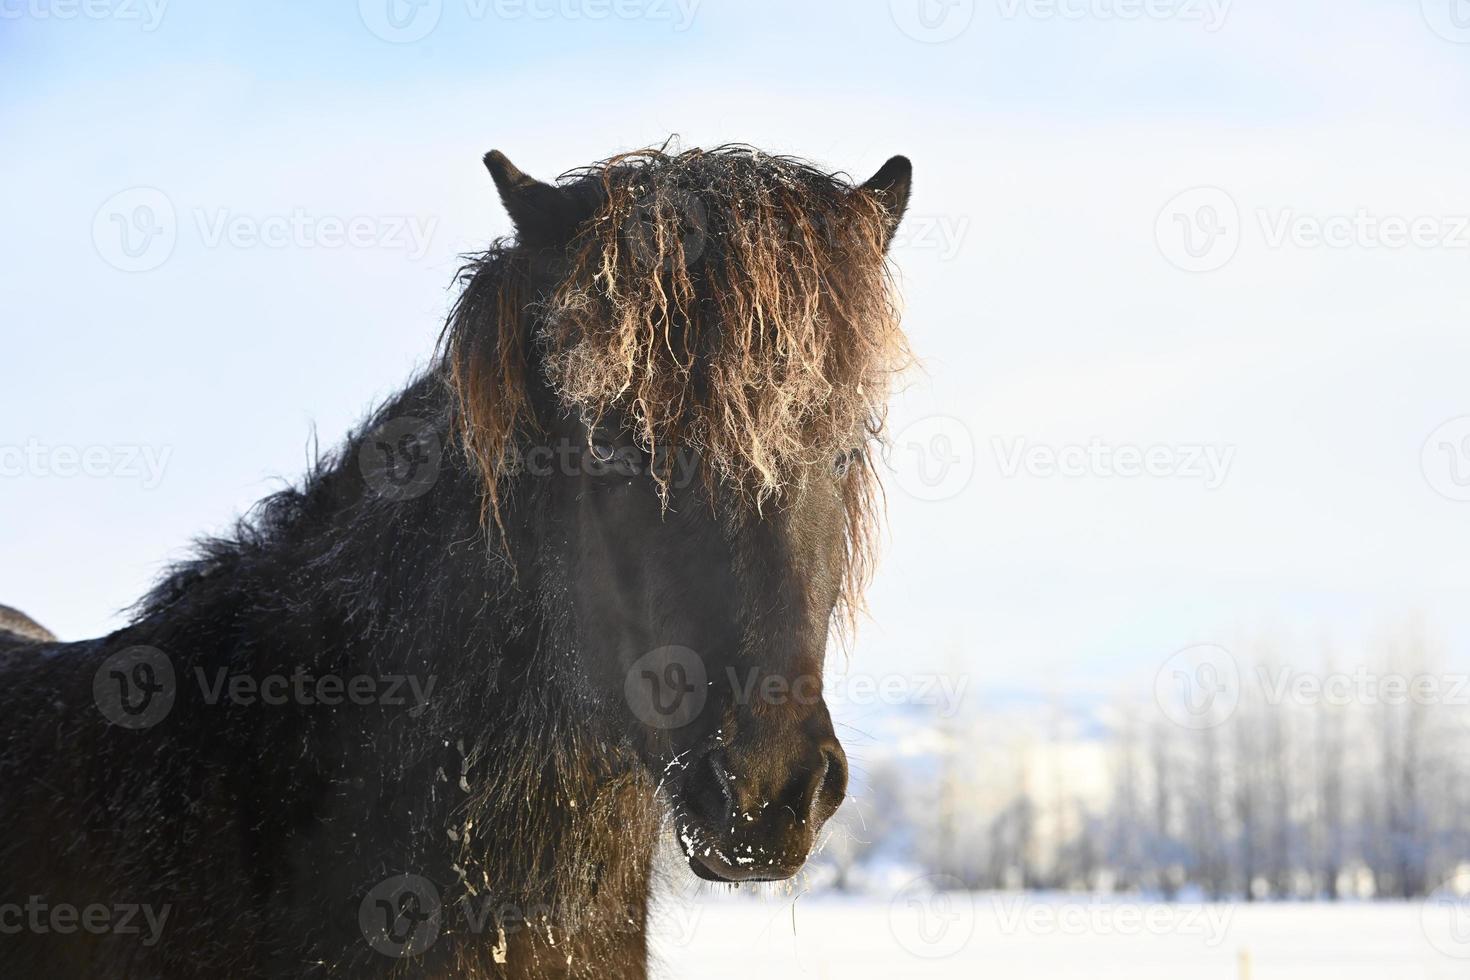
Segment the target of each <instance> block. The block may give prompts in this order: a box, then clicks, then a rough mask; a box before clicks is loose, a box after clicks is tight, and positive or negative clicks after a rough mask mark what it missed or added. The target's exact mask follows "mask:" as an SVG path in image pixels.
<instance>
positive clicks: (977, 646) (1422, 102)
mask: <svg viewBox="0 0 1470 980" xmlns="http://www.w3.org/2000/svg"><path fill="white" fill-rule="evenodd" d="M0 83H3V85H4V88H5V92H6V96H5V98H4V99H3V101H0V127H3V131H4V132H5V134H6V145H7V146H9V147H10V150H9V151H8V152H7V153H6V154H4V156H3V157H0V203H3V213H4V215H5V217H6V219H7V220H6V233H5V234H3V235H0V304H3V305H0V309H3V323H4V327H3V329H4V348H3V350H4V361H3V363H4V364H5V365H6V368H7V370H6V372H5V375H6V384H5V385H4V386H3V388H0V421H3V425H0V553H3V555H4V556H5V560H4V561H3V562H0V601H3V602H5V603H7V604H10V605H14V606H17V607H19V608H21V609H24V610H25V611H27V612H29V613H31V614H32V615H34V616H35V617H36V618H37V619H39V620H40V621H41V622H43V623H45V624H46V625H48V626H49V627H51V628H52V629H53V630H55V631H56V632H57V633H59V634H60V635H62V636H63V637H64V638H71V639H75V638H80V637H85V636H89V635H97V634H100V633H103V632H106V631H108V630H111V629H114V628H116V627H117V626H119V625H120V624H121V623H123V622H124V621H125V617H124V614H123V613H122V612H121V610H122V609H123V608H124V607H126V606H127V605H128V604H129V603H130V602H132V601H133V600H134V599H135V598H137V597H138V596H139V595H140V594H141V593H142V592H143V591H144V590H145V589H146V588H147V586H148V585H149V583H150V582H151V581H152V580H153V579H154V577H155V576H156V575H157V574H158V573H159V572H160V570H161V569H162V568H163V567H164V566H165V564H166V563H167V561H169V560H170V559H173V558H177V557H179V556H181V555H183V554H185V553H186V552H187V548H188V545H189V542H190V540H191V539H192V538H193V537H195V536H196V535H198V534H200V533H203V532H206V531H210V530H217V529H221V528H223V527H224V526H226V525H227V524H228V523H229V522H230V521H231V520H232V519H233V518H234V517H235V516H236V515H237V514H239V513H241V512H243V511H244V510H245V509H247V508H248V507H249V506H250V505H251V504H252V503H253V502H254V501H255V500H257V499H258V498H259V497H261V496H262V495H263V494H265V493H267V492H269V491H270V490H272V489H274V488H276V487H279V486H280V485H281V483H282V481H289V480H292V479H294V478H295V477H296V476H297V475H299V474H300V473H301V472H302V471H303V469H304V467H305V463H306V460H307V458H308V456H309V454H310V452H311V451H312V450H311V446H312V440H313V438H314V436H313V433H315V437H316V438H319V439H320V442H321V444H322V445H323V446H324V447H325V446H330V445H332V444H334V443H335V442H337V441H338V440H340V439H341V437H342V436H343V435H344V434H345V433H346V431H347V430H348V428H349V427H350V426H352V425H353V424H354V423H355V422H356V421H357V420H358V419H360V418H361V417H362V416H363V414H364V413H365V412H366V411H367V409H368V408H369V406H371V405H372V404H374V403H375V402H376V401H377V400H380V399H382V398H384V397H385V396H387V395H389V394H390V393H392V392H393V391H394V390H395V389H396V388H397V387H398V386H399V385H400V384H401V383H402V382H403V381H404V380H405V379H406V378H407V376H408V375H409V374H410V373H411V372H412V371H414V370H415V369H417V368H421V367H423V366H424V365H425V364H426V363H427V361H428V358H429V355H430V352H431V350H432V347H433V343H434V339H435V337H436V335H437V331H438V328H439V326H440V324H441V322H442V318H443V315H444V313H445V310H446V308H447V305H448V304H449V302H450V301H451V300H452V298H453V292H452V291H451V289H450V284H451V279H452V277H453V274H454V272H455V269H456V268H457V266H458V264H459V256H460V255H461V254H462V253H465V252H468V251H472V250H477V249H480V248H483V247H484V246H485V244H486V243H487V242H489V241H490V240H491V239H492V238H494V237H496V236H499V235H502V234H506V233H508V232H509V230H510V229H509V222H508V220H507V219H506V218H505V216H504V214H503V213H502V212H501V210H500V208H499V205H498V203H497V201H496V199H495V195H494V192H493V188H492V186H491V184H490V181H489V178H488V176H487V175H486V173H485V171H484V169H483V167H482V166H481V164H480V157H481V156H482V155H483V153H484V152H485V151H487V150H489V149H491V148H499V149H501V150H503V151H505V152H506V153H507V154H508V155H509V156H510V157H511V158H512V159H513V160H515V162H516V163H517V164H518V165H519V166H521V167H522V168H523V169H525V170H527V171H528V172H530V173H532V174H534V175H536V176H539V177H541V178H543V179H549V178H552V177H554V176H555V175H557V174H558V173H561V172H562V171H565V170H567V169H570V168H572V167H575V166H580V165H584V164H587V163H590V162H592V161H594V160H597V159H600V158H603V157H606V156H608V155H611V154H613V153H615V152H619V151H623V150H629V149H634V148H638V147H642V146H646V145H650V144H654V145H657V144H661V143H663V142H664V141H665V140H666V139H668V138H669V137H670V136H671V135H672V136H676V137H677V138H678V140H679V143H680V145H683V146H686V147H692V146H711V145H715V144H719V143H724V142H732V141H736V142H747V143H752V144H755V145H757V146H760V147H761V148H763V149H766V150H770V151H773V152H786V153H794V154H797V155H800V156H804V157H808V158H811V159H813V160H816V161H819V162H820V163H822V164H824V165H827V166H829V167H831V168H833V169H842V170H846V171H849V172H850V173H851V174H853V175H854V176H855V177H856V178H857V179H859V180H861V179H863V178H865V177H866V176H868V175H869V174H870V173H872V172H873V171H874V170H876V169H877V168H878V166H879V165H881V163H882V162H883V161H884V160H885V159H887V157H888V156H890V155H891V154H894V153H904V154H906V155H908V156H909V157H911V158H912V159H913V161H914V164H915V191H914V196H913V200H912V204H911V208H910V212H909V216H908V218H907V220H906V222H905V225H904V227H903V229H902V230H901V232H900V234H899V238H898V240H897V242H896V243H895V248H894V253H893V257H894V261H895V263H896V266H897V268H898V270H899V273H900V281H901V283H902V286H903V290H904V293H905V298H906V309H907V313H906V325H907V328H908V331H909V333H910V335H911V338H912V344H913V347H914V348H915V350H916V351H917V352H918V354H919V356H920V358H921V360H922V362H923V363H922V369H921V370H918V371H916V372H914V373H913V374H912V375H911V377H910V378H909V379H908V381H907V384H906V386H905V388H904V390H903V391H902V392H901V393H900V394H899V396H898V397H897V398H896V400H895V402H894V411H893V415H892V418H891V423H892V427H891V428H892V444H891V448H890V452H889V458H888V460H887V469H888V479H887V487H888V502H889V508H888V510H889V534H888V537H889V541H888V544H887V548H886V557H885V560H884V564H883V565H882V567H881V569H880V572H879V576H878V578H877V580H876V582H875V583H874V586H873V589H872V592H871V596H870V599H871V615H870V618H869V620H868V622H866V623H865V624H864V627H863V628H862V630H861V632H860V633H859V634H858V636H857V639H856V641H855V642H854V643H853V644H852V645H851V649H850V650H848V651H845V652H843V651H834V657H833V660H832V664H831V666H830V667H829V675H828V687H829V692H830V694H829V697H830V700H831V701H832V702H833V706H834V714H835V715H836V716H837V718H838V721H839V723H840V734H841V736H842V738H843V741H844V743H845V744H846V746H847V748H848V752H849V755H850V757H851V759H852V761H853V766H854V773H855V779H854V785H853V788H852V798H851V799H850V800H849V801H848V803H847V804H846V806H845V807H844V809H843V812H842V814H841V819H840V820H839V821H837V823H839V824H840V826H836V827H834V829H833V831H832V834H831V836H830V838H829V840H828V841H827V843H826V846H825V847H824V849H823V850H822V852H821V853H820V854H819V855H818V856H817V858H815V859H814V861H813V863H812V866H811V868H810V870H809V871H808V872H807V873H806V874H805V875H804V876H803V878H801V879H799V880H798V881H796V882H794V883H792V884H791V885H790V886H789V887H782V888H772V889H768V890H752V889H749V888H747V889H745V890H743V891H738V892H731V891H729V890H725V889H717V890H716V889H709V888H707V887H705V886H700V887H697V888H696V887H694V886H693V885H692V883H689V882H686V881H685V880H684V879H683V878H680V877H679V876H677V875H671V876H670V880H669V883H668V885H667V886H666V888H665V889H664V891H665V894H664V895H663V897H662V900H661V904H660V926H659V928H660V935H659V941H658V952H659V957H660V964H661V968H662V969H663V970H664V971H665V973H666V975H669V976H692V975H696V974H697V975H700V976H723V975H730V976H735V975H737V974H738V975H742V976H743V975H747V974H748V973H749V972H750V971H751V970H752V969H763V970H765V972H766V973H767V974H769V975H773V976H788V975H789V976H833V977H851V976H865V975H869V974H871V975H880V976H892V975H902V976H909V975H912V976H936V977H938V976H972V975H974V973H975V972H976V970H978V969H986V968H989V969H990V970H991V972H992V973H993V974H994V975H998V976H1023V975H1024V976H1076V977H1097V976H1119V977H1129V978H1153V977H1181V976H1189V977H1221V978H1226V977H1229V978H1239V977H1259V978H1274V977H1315V976H1332V977H1334V978H1343V977H1359V976H1361V977H1382V976H1387V975H1394V976H1405V977H1408V976H1416V977H1419V976H1422V977H1452V976H1454V977H1458V976H1463V975H1464V972H1465V971H1466V970H1467V969H1470V903H1467V902H1466V901H1465V900H1464V896H1465V895H1466V893H1467V892H1470V780H1467V776H1470V755H1467V752H1466V751H1465V750H1466V747H1467V736H1470V629H1467V627H1470V624H1467V621H1466V618H1465V615H1464V598H1465V596H1466V595H1467V588H1470V331H1467V329H1466V316H1467V311H1470V274H1467V272H1470V193H1467V191H1466V187H1467V185H1466V182H1465V178H1464V173H1465V161H1466V159H1470V152H1467V151H1470V135H1467V128H1466V125H1465V123H1466V121H1467V113H1466V107H1465V92H1466V91H1467V90H1470V3H1467V2H1465V0H1333V2H1327V0H1297V2H1293V3H1291V4H1282V3H1272V2H1267V0H855V2H844V3H837V2H824V3H804V4H789V3H776V2H773V0H739V2H737V0H360V2H354V0H331V2H324V3H314V4H301V3H289V2H273V0H260V2H252V3H220V2H208V3H206V2H204V0H0ZM686 877H687V876H686Z"/></svg>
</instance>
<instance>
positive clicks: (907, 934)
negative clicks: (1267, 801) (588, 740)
mask: <svg viewBox="0 0 1470 980" xmlns="http://www.w3.org/2000/svg"><path fill="white" fill-rule="evenodd" d="M1442 911H1445V912H1446V914H1447V915H1450V914H1458V911H1459V910H1456V909H1449V910H1442ZM1459 928H1460V931H1455V930H1456V923H1455V922H1454V921H1453V920H1452V919H1450V918H1443V919H1441V918H1439V917H1438V913H1437V911H1436V910H1434V909H1430V910H1428V911H1427V912H1426V907H1425V906H1424V905H1421V904H1420V903H1417V902H1408V903H1355V904H1339V905H1330V904H1270V905H1246V904H1239V905H1231V904H1215V905H1200V904H1163V903H1151V902H1148V901H1145V900H1130V899H1126V898H1113V899H1100V898H1093V897H1090V896H1074V895H1065V896H1058V895H1021V894H987V893H978V894H966V893H938V894H935V893H929V894H925V893H922V892H920V891H918V890H901V891H899V892H898V893H896V894H895V896H894V897H893V898H892V899H891V900H885V898H883V897H874V898H847V897H816V896H812V895H807V896H803V897H800V898H795V899H793V897H792V896H790V895H782V896H779V897H778V896H774V895H766V896H752V895H750V894H749V893H748V891H747V892H742V893H733V894H705V895H701V896H699V897H698V898H696V899H681V900H669V901H668V902H667V903H666V904H665V905H664V907H663V909H662V912H661V914H660V916H659V920H658V923H657V926H656V936H657V939H656V943H655V947H654V948H655V961H656V963H657V967H656V971H655V976H658V977H663V978H686V977H691V978H722V977H731V978H734V977H740V978H742V980H746V978H750V977H758V978H761V980H775V978H781V977H832V978H841V980H860V978H868V977H875V978H876V977H882V978H907V977H965V978H985V980H1010V978H1026V980H1031V978H1036V980H1050V978H1078V980H1083V978H1086V980H1093V978H1099V977H1101V978H1119V980H1124V978H1126V980H1185V978H1187V980H1241V978H1249V980H1283V978H1290V980H1318V978H1321V980H1329V978H1330V980H1359V978H1361V980H1420V978H1423V980H1450V978H1464V977H1470V927H1467V926H1466V924H1465V922H1464V921H1463V920H1462V921H1461V922H1460V923H1459ZM1431 940H1433V941H1431Z"/></svg>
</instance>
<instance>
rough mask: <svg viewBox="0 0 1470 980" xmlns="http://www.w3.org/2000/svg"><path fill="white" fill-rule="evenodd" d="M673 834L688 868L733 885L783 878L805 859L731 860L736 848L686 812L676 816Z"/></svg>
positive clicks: (706, 878)
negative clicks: (772, 861)
mask: <svg viewBox="0 0 1470 980" xmlns="http://www.w3.org/2000/svg"><path fill="white" fill-rule="evenodd" d="M676 826H677V831H676V836H677V838H678V841H679V848H680V850H682V851H683V852H684V859H685V860H686V861H688V862H689V870H690V871H692V872H694V874H695V876H696V877H699V878H702V879H704V880H705V881H713V882H718V883H720V884H726V885H734V884H740V883H742V882H762V881H785V880H786V879H787V878H790V877H792V876H793V875H795V874H796V873H797V872H798V871H800V870H801V868H802V865H803V864H805V863H806V862H805V861H804V860H802V861H798V862H796V863H795V864H784V863H783V864H768V863H760V862H757V861H755V860H754V859H752V858H745V859H743V860H742V859H741V858H739V857H736V858H734V859H733V860H732V859H731V858H730V857H729V854H732V853H736V851H737V847H736V846H735V845H733V844H730V843H728V842H725V841H717V840H715V839H714V838H713V837H712V835H710V834H709V832H708V831H706V830H704V829H702V828H700V825H699V824H698V823H696V822H694V821H693V820H692V818H691V817H690V816H689V814H687V813H685V812H680V813H679V815H678V817H677V819H676Z"/></svg>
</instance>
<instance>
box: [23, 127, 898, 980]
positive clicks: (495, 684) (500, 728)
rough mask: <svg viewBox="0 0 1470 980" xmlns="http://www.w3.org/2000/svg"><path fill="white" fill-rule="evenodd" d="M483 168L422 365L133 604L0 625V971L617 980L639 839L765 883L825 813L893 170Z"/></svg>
mask: <svg viewBox="0 0 1470 980" xmlns="http://www.w3.org/2000/svg"><path fill="white" fill-rule="evenodd" d="M484 163H485V165H486V167H487V168H488V170H489V171H490V175H491V177H492V178H493V182H494V185H495V187H496V188H497V190H498V193H499V196H500V198H501V201H502V202H503V204H504V207H505V209H506V211H507V212H508V214H509V216H510V218H511V221H512V224H513V227H514V233H513V235H511V236H508V237H506V238H502V239H497V240H495V241H493V242H492V243H491V244H490V245H489V246H488V247H487V248H486V250H485V251H484V252H483V253H479V254H475V255H472V256H469V257H467V259H466V262H465V265H464V267H463V268H462V269H461V271H460V274H459V276H458V277H457V280H456V281H457V283H458V284H459V286H460V292H459V294H458V297H457V299H456V300H455V301H454V303H453V304H452V307H451V310H450V313H449V315H448V317H447V319H446V322H445V324H444V326H443V328H442V330H441V332H440V335H439V339H438V342H437V345H436V348H435V355H434V357H433V358H432V360H431V362H430V366H429V367H428V368H427V369H425V370H424V371H423V372H422V373H420V374H419V375H418V376H416V377H414V378H412V379H411V380H410V381H409V382H408V383H407V385H406V387H405V388H404V389H403V390H402V391H400V392H399V393H398V394H397V395H396V396H394V397H392V398H390V399H388V400H387V402H386V403H385V404H383V405H381V406H379V407H378V408H377V409H376V410H375V411H374V412H373V413H371V414H370V416H369V417H368V418H367V420H366V421H365V422H364V423H363V424H362V425H360V426H359V427H358V428H357V429H355V430H354V432H353V433H352V434H351V435H350V436H349V437H348V439H347V441H346V443H345V445H343V446H341V447H340V448H339V449H338V450H336V451H334V452H329V453H325V454H317V455H316V458H315V460H314V462H313V463H312V465H311V466H310V467H309V468H308V472H307V473H306V475H305V476H304V478H302V479H301V480H300V481H299V482H298V483H296V484H294V485H292V486H290V487H288V488H287V489H284V490H282V491H280V492H277V493H274V494H272V495H270V496H268V497H267V498H265V499H264V500H262V501H261V502H259V503H258V504H257V505H256V506H255V507H254V508H252V509H251V510H250V511H249V512H247V513H246V514H245V515H244V516H242V517H241V518H240V519H239V520H238V521H237V522H236V524H235V525H234V526H233V527H232V528H231V529H230V531H229V532H228V533H226V534H223V535H220V536H217V537H212V538H205V539H202V540H200V541H199V542H198V544H197V547H196V549H195V550H194V551H193V552H192V553H191V555H190V557H189V558H187V559H186V560H184V561H182V562H180V563H178V564H176V565H174V566H171V567H170V568H169V569H168V570H167V572H166V573H165V574H164V575H163V576H162V578H161V580H160V581H159V583H158V584H157V585H156V586H155V587H154V588H153V589H152V591H151V592H149V593H148V594H147V595H146V596H145V597H144V598H142V599H141V600H139V602H138V603H137V605H136V606H134V607H132V609H131V610H130V618H129V620H128V623H127V625H125V626H124V627H122V628H121V629H119V630H117V631H116V632H114V633H112V634H110V635H108V636H105V637H101V638H96V639H91V640H83V641H79V642H68V643H63V642H60V641H58V640H57V639H56V638H55V637H53V636H51V635H50V634H49V633H47V632H45V631H44V630H40V629H39V628H38V627H37V628H32V627H30V626H26V625H25V623H22V622H21V621H20V620H17V619H12V620H9V623H10V625H7V626H6V628H5V629H4V630H0V681H3V683H0V691H3V692H4V693H3V697H4V708H3V711H0V786H3V787H4V789H3V792H0V973H3V974H4V975H6V976H27V977H67V978H76V977H88V978H103V977H107V978H111V977H159V978H167V980H189V978H206V977H208V978H214V977H219V976H235V977H269V978H285V977H353V978H357V977H389V976H415V977H531V976H535V977H582V976H589V977H590V976H597V977H608V976H619V977H641V976H645V975H646V973H647V970H648V969H649V939H648V924H649V919H650V914H651V906H650V902H651V899H650V892H651V889H652V887H653V886H654V885H655V884H656V882H657V881H658V880H660V876H661V875H663V874H680V875H682V874H683V872H682V870H680V867H679V864H678V863H674V864H673V865H672V867H671V868H667V869H666V868H665V867H664V865H665V864H666V863H667V862H661V861H658V860H656V855H658V854H659V853H660V852H659V847H660V842H664V843H663V845H662V846H663V847H665V848H667V849H668V850H667V853H668V854H669V855H670V857H671V860H672V861H674V862H677V861H678V858H677V857H674V856H673V855H674V853H675V852H674V851H673V846H674V845H672V844H669V843H667V842H668V840H669V837H673V838H674V839H675V841H676V842H677V847H678V851H679V853H682V857H683V862H684V863H687V867H688V869H689V871H690V872H692V873H693V875H695V876H697V878H699V879H703V880H705V881H709V882H716V883H735V884H738V883H741V882H759V881H780V880H783V879H786V878H789V877H790V876H792V875H794V874H795V873H796V872H797V871H798V870H799V869H800V868H801V867H802V865H803V863H804V861H805V860H806V858H807V856H808V855H809V853H810V852H811V850H812V848H813V847H814V845H815V844H816V842H817V841H818V839H819V833H820V831H821V828H822V826H823V824H824V822H825V821H826V820H827V819H828V818H829V817H830V816H831V815H832V814H833V813H834V812H835V811H836V810H837V808H838V806H839V805H840V804H841V803H842V801H843V799H844V796H845V794H846V787H847V776H848V772H847V761H846V756H845V754H844V752H843V748H842V746H841V744H840V743H839V741H838V739H837V737H836V735H835V733H834V730H833V725H832V721H831V718H830V715H829V712H828V708H827V705H826V703H825V701H824V699H823V696H822V671H823V666H824V661H825V656H826V653H827V650H828V648H829V646H834V645H842V644H843V643H844V641H845V638H846V637H847V636H849V635H850V630H851V627H852V623H853V621H854V619H855V618H856V616H857V614H858V612H859V610H860V609H861V602H862V592H863V588H864V585H865V582H866V581H867V578H868V576H869V574H870V569H871V564H872V558H873V555H874V550H875V549H874V546H873V538H874V530H875V527H876V525H877V523H878V521H879V518H880V516H881V488H880V486H879V484H878V480H877V466H876V459H875V456H876V454H877V447H879V446H880V445H881V441H882V437H883V426H884V414H885V405H886V402H887V399H888V396H889V392H890V389H891V386H892V384H893V379H894V378H895V377H896V376H897V375H898V374H899V373H900V372H901V371H902V370H903V369H904V367H905V365H906V364H907V363H908V362H909V360H910V359H911V355H910V354H909V351H908V347H907V343H906V340H905V338H904V335H903V333H902V331H901V328H900V323H899V313H898V303H897V299H896V289H895V283H894V279H895V277H894V275H893V272H892V264H891V259H890V257H889V255H888V252H889V246H890V244H891V241H892V239H893V235H894V232H895V230H896V228H897V226H898V222H899V220H900V219H901V217H902V216H903V214H904V211H905V209H906V207H907V203H908V198H909V188H910V184H911V179H912V178H911V175H912V167H911V165H910V163H909V161H908V160H907V159H905V158H903V157H894V158H893V159H891V160H889V161H888V162H887V163H886V164H885V165H884V166H883V167H882V168H881V169H880V170H879V171H878V172H877V173H876V174H875V175H874V176H873V177H872V178H871V179H870V180H868V181H866V182H863V183H861V184H857V183H855V182H854V181H851V180H850V179H849V178H847V177H846V176H845V175H843V174H840V173H836V174H834V173H829V172H827V171H825V170H823V169H821V168H819V167H817V166H815V165H812V164H810V163H807V162H804V161H802V160H799V159H796V158H791V157H785V156H778V155H771V154H767V153H763V152H760V151H758V150H756V149H754V148H750V147H746V146H722V147H717V148H715V149H712V150H696V149H688V150H670V149H669V147H668V146H665V147H662V148H659V149H650V150H644V151H638V152H636V153H629V154H620V155H617V156H614V157H610V158H608V159H605V160H603V161H600V162H598V163H596V164H593V165H591V166H588V167H584V168H581V169H578V170H573V171H569V172H567V173H566V174H563V175H562V176H561V177H560V178H558V179H557V180H556V181H554V182H551V183H546V182H542V181H539V180H536V179H534V178H532V177H529V176H527V175H526V174H524V173H523V172H521V171H520V170H519V169H517V168H516V167H515V166H514V165H513V164H512V163H511V162H510V160H509V159H508V158H507V157H506V156H505V155H504V154H501V153H499V152H498V151H497V152H491V153H489V154H487V155H486V157H485V158H484ZM25 622H26V623H29V622H30V621H29V620H26V621H25ZM0 625H5V624H0Z"/></svg>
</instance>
